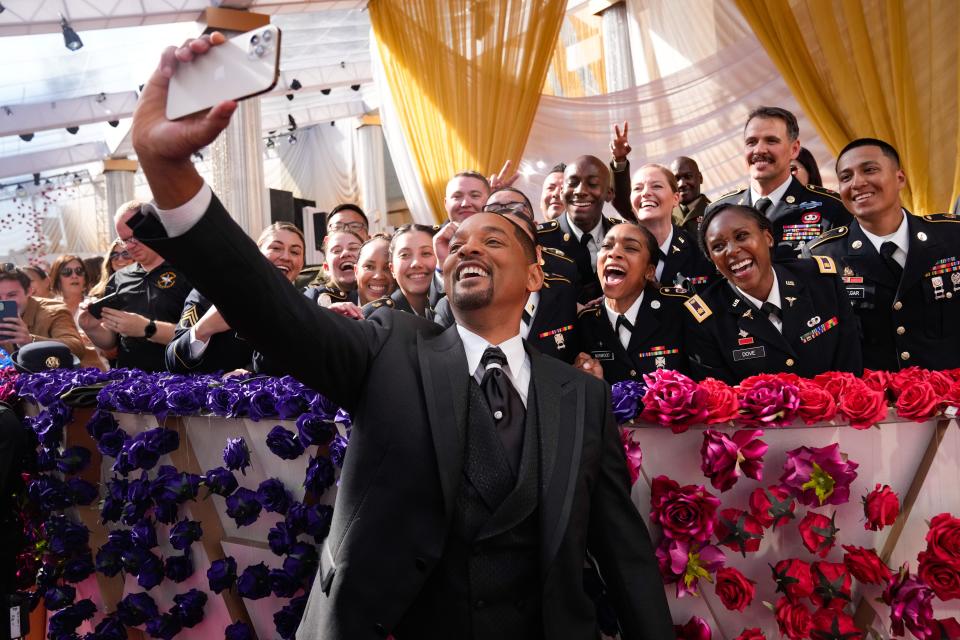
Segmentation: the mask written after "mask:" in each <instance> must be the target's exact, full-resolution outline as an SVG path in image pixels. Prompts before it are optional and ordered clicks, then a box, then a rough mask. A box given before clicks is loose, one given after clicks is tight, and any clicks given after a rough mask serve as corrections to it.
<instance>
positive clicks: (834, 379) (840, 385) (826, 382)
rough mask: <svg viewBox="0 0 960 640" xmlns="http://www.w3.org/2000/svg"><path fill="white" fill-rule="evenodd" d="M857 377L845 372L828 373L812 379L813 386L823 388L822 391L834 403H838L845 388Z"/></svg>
mask: <svg viewBox="0 0 960 640" xmlns="http://www.w3.org/2000/svg"><path fill="white" fill-rule="evenodd" d="M856 380H857V377H856V376H855V375H853V374H852V373H847V372H846V371H828V372H826V373H821V374H820V375H818V376H815V377H814V378H813V382H814V384H818V385H820V386H821V387H823V389H824V391H826V392H827V393H829V394H830V395H832V396H833V399H834V400H835V401H836V402H838V403H839V402H840V396H842V395H843V392H844V391H845V390H846V388H847V386H848V385H850V384H851V383H853V382H855V381H856Z"/></svg>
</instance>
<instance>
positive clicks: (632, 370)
mask: <svg viewBox="0 0 960 640" xmlns="http://www.w3.org/2000/svg"><path fill="white" fill-rule="evenodd" d="M630 377H631V378H636V377H637V372H636V370H634V369H630Z"/></svg>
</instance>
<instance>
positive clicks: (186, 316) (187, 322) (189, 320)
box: [180, 304, 200, 327]
mask: <svg viewBox="0 0 960 640" xmlns="http://www.w3.org/2000/svg"><path fill="white" fill-rule="evenodd" d="M198 320H200V318H199V317H198V314H197V305H195V304H192V305H190V306H189V307H187V308H186V309H184V310H183V315H181V316H180V326H181V327H192V326H193V325H195V324H197V321H198Z"/></svg>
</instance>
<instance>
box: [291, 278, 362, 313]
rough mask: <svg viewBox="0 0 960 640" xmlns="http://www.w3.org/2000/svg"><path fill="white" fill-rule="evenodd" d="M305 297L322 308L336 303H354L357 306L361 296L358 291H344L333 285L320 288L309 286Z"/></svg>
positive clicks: (305, 291)
mask: <svg viewBox="0 0 960 640" xmlns="http://www.w3.org/2000/svg"><path fill="white" fill-rule="evenodd" d="M303 295H305V296H306V297H308V298H309V299H311V300H313V301H314V302H316V303H317V304H318V305H320V306H321V307H329V306H330V305H331V304H333V303H334V302H352V303H353V304H357V301H358V300H359V297H358V296H359V294H358V293H357V290H356V289H354V290H352V291H343V290H342V289H340V288H338V287H335V286H333V285H332V284H324V285H320V286H309V287H307V288H306V289H305V290H304V291H303Z"/></svg>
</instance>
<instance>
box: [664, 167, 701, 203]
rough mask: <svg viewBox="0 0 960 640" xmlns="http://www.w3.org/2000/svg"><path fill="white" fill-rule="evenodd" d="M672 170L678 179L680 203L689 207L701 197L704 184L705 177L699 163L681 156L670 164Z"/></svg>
mask: <svg viewBox="0 0 960 640" xmlns="http://www.w3.org/2000/svg"><path fill="white" fill-rule="evenodd" d="M670 170H671V171H673V175H674V176H676V178H677V190H678V191H679V192H680V202H681V203H682V204H685V205H689V204H690V203H691V202H693V201H694V200H696V199H697V198H699V197H700V185H702V184H703V175H701V173H700V167H699V166H697V161H696V160H694V159H693V158H688V157H687V156H679V157H677V158H676V159H674V161H673V162H671V163H670Z"/></svg>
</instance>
